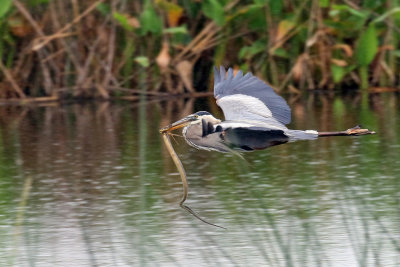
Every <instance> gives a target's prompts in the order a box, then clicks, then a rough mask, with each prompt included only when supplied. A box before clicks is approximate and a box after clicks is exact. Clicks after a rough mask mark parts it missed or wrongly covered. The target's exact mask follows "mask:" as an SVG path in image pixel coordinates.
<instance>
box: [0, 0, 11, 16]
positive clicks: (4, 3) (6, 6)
mask: <svg viewBox="0 0 400 267" xmlns="http://www.w3.org/2000/svg"><path fill="white" fill-rule="evenodd" d="M11 4H12V0H1V4H0V18H2V17H4V16H5V14H6V13H7V12H8V11H9V10H10V8H11Z"/></svg>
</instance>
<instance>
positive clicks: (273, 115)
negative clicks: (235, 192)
mask: <svg viewBox="0 0 400 267" xmlns="http://www.w3.org/2000/svg"><path fill="white" fill-rule="evenodd" d="M214 97H215V99H216V102H217V105H218V106H219V107H221V109H222V111H223V113H224V116H225V121H221V120H220V119H217V118H215V117H214V116H213V115H211V114H210V113H209V112H207V111H199V112H196V113H194V114H191V115H189V116H187V117H185V118H183V119H181V120H179V121H177V122H175V123H172V124H170V125H168V126H167V127H165V128H163V129H161V130H160V132H161V133H166V132H170V131H172V130H175V129H179V128H182V127H183V131H182V133H183V137H184V138H185V140H186V142H187V143H188V144H189V145H191V146H193V147H195V148H198V149H205V150H215V151H219V152H231V151H232V150H237V151H254V150H260V149H265V148H268V147H270V146H275V145H280V144H283V143H287V142H293V141H297V140H314V139H316V138H318V137H325V136H349V135H365V134H374V133H375V132H373V131H369V130H368V129H361V128H360V127H359V126H356V127H354V128H351V129H348V130H346V131H339V132H318V131H315V130H305V131H303V130H291V129H288V128H287V127H286V126H285V125H286V124H288V123H290V120H291V114H290V108H289V106H288V104H287V103H286V101H285V100H284V99H283V98H282V97H280V96H279V95H277V94H276V93H275V92H274V90H273V89H272V87H270V86H269V85H267V84H266V83H264V82H263V81H261V80H260V79H258V78H257V77H255V76H253V75H252V74H251V73H247V74H245V75H243V73H242V71H238V72H237V74H236V75H234V73H233V69H232V68H229V69H228V71H227V72H226V70H225V68H224V67H220V68H219V69H218V68H217V67H214Z"/></svg>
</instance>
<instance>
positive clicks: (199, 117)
mask: <svg viewBox="0 0 400 267" xmlns="http://www.w3.org/2000/svg"><path fill="white" fill-rule="evenodd" d="M203 121H206V122H207V123H208V122H211V123H220V122H221V121H220V120H218V119H216V118H214V116H213V115H211V114H210V113H209V112H207V111H198V112H196V113H193V114H190V115H189V116H186V117H185V118H183V119H181V120H179V121H176V122H174V123H172V124H170V125H168V126H167V127H164V128H162V129H160V132H161V133H165V132H170V131H173V130H176V129H179V128H182V127H188V126H191V125H201V123H202V122H203Z"/></svg>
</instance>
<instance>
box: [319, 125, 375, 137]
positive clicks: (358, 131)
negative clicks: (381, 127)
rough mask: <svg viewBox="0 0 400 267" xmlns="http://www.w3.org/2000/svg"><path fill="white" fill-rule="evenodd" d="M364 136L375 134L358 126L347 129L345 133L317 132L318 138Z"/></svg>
mask: <svg viewBox="0 0 400 267" xmlns="http://www.w3.org/2000/svg"><path fill="white" fill-rule="evenodd" d="M366 134H375V132H374V131H370V130H368V129H361V128H360V126H356V127H354V128H350V129H347V130H346V131H339V132H318V137H327V136H351V135H356V136H358V135H366Z"/></svg>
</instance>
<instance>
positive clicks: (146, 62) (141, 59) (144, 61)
mask: <svg viewBox="0 0 400 267" xmlns="http://www.w3.org/2000/svg"><path fill="white" fill-rule="evenodd" d="M135 61H136V63H138V64H139V65H140V66H142V67H145V68H147V67H148V66H149V65H150V62H149V59H148V58H147V57H145V56H138V57H135Z"/></svg>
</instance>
